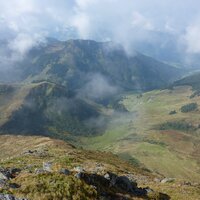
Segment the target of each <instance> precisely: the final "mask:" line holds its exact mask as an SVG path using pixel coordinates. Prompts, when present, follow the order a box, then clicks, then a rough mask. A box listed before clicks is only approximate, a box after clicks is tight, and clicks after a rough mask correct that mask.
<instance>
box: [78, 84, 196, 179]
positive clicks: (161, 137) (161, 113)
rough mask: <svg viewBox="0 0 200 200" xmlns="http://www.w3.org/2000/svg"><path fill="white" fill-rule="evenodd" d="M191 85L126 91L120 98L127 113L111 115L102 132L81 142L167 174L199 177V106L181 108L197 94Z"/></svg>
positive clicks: (87, 146) (183, 177) (86, 145)
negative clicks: (189, 109) (117, 115)
mask: <svg viewBox="0 0 200 200" xmlns="http://www.w3.org/2000/svg"><path fill="white" fill-rule="evenodd" d="M192 93H193V91H192V90H191V88H190V87H176V88H174V89H173V90H154V91H150V92H147V93H143V94H135V93H133V94H127V95H124V96H123V97H122V99H121V101H120V103H121V104H123V105H124V106H125V107H126V109H127V110H128V111H129V115H124V114H122V115H120V117H121V118H119V117H118V120H116V119H113V120H112V121H111V122H110V123H109V124H108V126H107V127H108V129H107V130H106V132H105V134H104V135H102V136H96V137H94V138H83V139H82V145H84V146H85V147H86V148H90V149H103V150H106V151H112V152H115V153H117V154H119V155H120V156H121V157H123V158H125V159H128V160H130V161H132V162H133V163H135V162H136V161H135V158H136V159H137V162H139V163H142V164H144V165H145V166H146V167H147V168H149V169H151V170H152V171H157V172H160V173H162V174H164V175H166V176H168V177H176V178H182V179H185V180H188V179H190V180H191V181H198V180H199V178H200V174H199V170H200V160H199V156H200V154H199V153H200V147H199V142H200V129H199V127H200V126H199V121H200V113H199V109H198V108H197V109H195V110H191V111H188V112H182V111H181V108H182V107H183V106H186V105H190V104H191V103H196V104H197V106H198V107H199V105H200V99H199V97H198V96H196V97H194V98H192V99H191V98H190V96H191V94H192Z"/></svg>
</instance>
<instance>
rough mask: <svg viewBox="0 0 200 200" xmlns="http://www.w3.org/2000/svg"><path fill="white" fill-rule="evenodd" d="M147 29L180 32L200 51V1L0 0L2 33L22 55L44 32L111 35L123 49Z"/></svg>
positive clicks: (191, 50)
mask: <svg viewBox="0 0 200 200" xmlns="http://www.w3.org/2000/svg"><path fill="white" fill-rule="evenodd" d="M148 31H161V32H165V33H170V34H175V35H178V36H179V38H180V41H181V42H182V43H184V45H185V47H186V51H187V52H188V53H200V34H199V33H200V1H199V0H176V1H175V0H123V1H122V0H0V37H1V39H4V38H6V37H8V36H9V37H10V38H12V39H11V40H10V43H9V48H10V49H12V50H14V51H17V52H18V53H19V54H21V55H23V54H24V53H26V51H27V50H28V49H29V48H31V47H32V46H35V45H37V44H38V43H39V42H40V41H43V40H44V38H45V37H57V38H62V39H67V38H70V37H76V38H82V39H98V40H103V41H105V40H113V41H117V42H118V43H122V44H123V45H124V47H125V48H129V44H130V43H132V42H134V41H135V40H145V39H146V37H147V34H146V33H147V32H148Z"/></svg>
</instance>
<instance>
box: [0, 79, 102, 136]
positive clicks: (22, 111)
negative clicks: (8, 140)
mask: <svg viewBox="0 0 200 200" xmlns="http://www.w3.org/2000/svg"><path fill="white" fill-rule="evenodd" d="M0 100H1V104H0V110H1V115H0V132H1V133H11V134H19V133H21V134H25V135H27V134H34V135H49V136H52V137H59V138H65V139H66V138H67V137H68V135H69V133H72V134H75V135H80V134H86V135H89V134H91V133H96V132H99V131H100V130H101V129H100V128H99V130H97V129H95V128H97V127H95V126H94V127H92V125H91V126H89V125H88V126H86V124H85V122H86V121H87V120H89V119H91V118H93V119H95V118H98V116H99V115H100V111H99V110H98V109H97V108H96V107H95V106H93V105H91V104H89V103H87V102H86V101H84V100H82V99H79V98H76V97H74V94H73V93H72V92H71V91H69V90H68V89H67V88H65V87H63V86H60V85H56V84H54V83H49V82H40V83H32V84H27V85H26V84H23V85H22V84H15V85H0Z"/></svg>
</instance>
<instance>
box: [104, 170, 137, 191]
mask: <svg viewBox="0 0 200 200" xmlns="http://www.w3.org/2000/svg"><path fill="white" fill-rule="evenodd" d="M104 178H105V179H107V180H109V181H110V186H114V187H117V188H119V189H120V190H123V191H126V192H133V190H134V188H137V183H136V182H135V181H134V182H133V181H130V180H129V178H128V177H126V176H117V175H116V174H114V173H111V172H108V173H106V174H105V175H104Z"/></svg>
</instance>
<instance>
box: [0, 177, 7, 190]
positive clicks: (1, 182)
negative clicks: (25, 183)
mask: <svg viewBox="0 0 200 200" xmlns="http://www.w3.org/2000/svg"><path fill="white" fill-rule="evenodd" d="M6 188H8V184H7V180H3V179H0V189H6Z"/></svg>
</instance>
